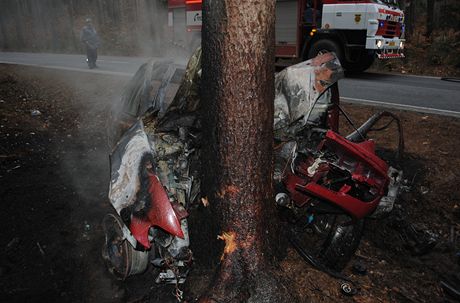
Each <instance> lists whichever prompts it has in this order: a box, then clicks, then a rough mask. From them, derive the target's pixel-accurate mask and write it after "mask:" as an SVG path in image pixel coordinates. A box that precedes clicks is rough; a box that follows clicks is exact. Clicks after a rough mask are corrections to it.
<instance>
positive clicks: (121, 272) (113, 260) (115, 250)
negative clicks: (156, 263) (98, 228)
mask: <svg viewBox="0 0 460 303" xmlns="http://www.w3.org/2000/svg"><path fill="white" fill-rule="evenodd" d="M123 225H124V224H123V222H122V221H121V219H120V218H119V217H118V216H115V215H113V214H107V215H106V216H105V217H104V221H103V228H104V233H105V243H104V247H103V249H102V257H103V258H104V260H105V262H106V264H107V267H108V268H109V270H110V272H112V274H114V275H115V276H116V277H117V278H119V279H121V280H124V279H126V278H127V277H128V276H132V275H135V274H139V273H142V272H144V271H145V270H146V269H147V265H148V252H147V251H141V250H136V249H134V247H133V246H131V244H130V243H129V242H128V241H127V240H126V239H125V237H124V235H123Z"/></svg>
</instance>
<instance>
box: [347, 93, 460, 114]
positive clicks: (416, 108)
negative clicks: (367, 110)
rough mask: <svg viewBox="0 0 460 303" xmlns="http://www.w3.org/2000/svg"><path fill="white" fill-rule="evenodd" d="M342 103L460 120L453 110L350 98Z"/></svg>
mask: <svg viewBox="0 0 460 303" xmlns="http://www.w3.org/2000/svg"><path fill="white" fill-rule="evenodd" d="M340 101H343V102H348V103H360V104H365V105H371V106H380V107H386V108H393V109H402V110H409V111H415V112H421V113H428V114H438V115H443V116H451V117H456V118H460V112H457V111H453V110H446V109H437V108H432V107H423V106H415V105H406V104H399V103H390V102H384V101H375V100H367V99H358V98H348V97H340Z"/></svg>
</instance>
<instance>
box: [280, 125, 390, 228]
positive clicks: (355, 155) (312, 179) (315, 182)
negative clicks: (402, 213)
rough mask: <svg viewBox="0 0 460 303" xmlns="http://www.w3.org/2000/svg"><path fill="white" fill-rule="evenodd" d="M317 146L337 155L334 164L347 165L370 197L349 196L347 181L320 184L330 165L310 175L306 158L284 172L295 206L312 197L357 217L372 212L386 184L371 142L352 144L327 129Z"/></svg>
mask: <svg viewBox="0 0 460 303" xmlns="http://www.w3.org/2000/svg"><path fill="white" fill-rule="evenodd" d="M319 149H320V150H323V149H327V150H329V151H332V152H334V153H335V154H336V155H337V156H338V160H337V163H336V165H338V166H339V167H340V166H344V167H346V166H347V167H348V169H349V171H350V173H351V179H352V180H353V181H354V182H357V183H358V184H366V186H367V187H370V188H372V191H373V192H374V194H373V196H372V197H370V198H371V199H372V200H371V201H363V200H360V199H358V198H356V196H352V193H351V191H352V190H353V187H352V186H350V185H349V184H343V185H342V186H341V188H339V189H338V190H333V189H331V188H330V187H328V186H327V185H325V184H323V183H322V180H324V178H326V177H327V175H328V172H329V170H330V167H331V166H330V164H329V163H321V164H320V165H319V166H318V167H317V169H316V171H315V172H314V173H313V175H309V174H308V167H310V166H311V165H312V164H313V162H314V159H313V158H312V157H309V158H307V159H306V160H303V161H302V162H301V163H298V164H297V166H296V171H297V173H296V174H294V173H288V174H287V175H286V176H285V178H284V180H283V182H284V184H285V186H286V189H287V190H288V191H289V193H290V197H291V199H292V200H293V201H294V202H295V203H296V205H297V206H299V207H302V206H304V205H305V204H307V203H308V202H309V201H310V200H311V199H312V198H317V199H321V200H323V201H326V202H330V203H332V204H334V205H336V206H338V207H340V208H342V209H343V210H344V211H345V212H347V213H349V214H350V215H352V216H353V217H355V218H358V219H361V218H363V217H365V216H366V215H369V214H370V213H371V212H373V211H374V210H375V208H376V207H377V205H378V203H379V202H380V199H381V198H382V196H383V195H385V189H386V187H387V185H388V183H389V177H388V174H387V172H388V165H387V164H386V163H385V162H384V161H383V160H382V159H380V158H379V157H377V155H376V154H375V144H374V142H373V141H371V140H366V141H364V142H362V143H353V142H350V141H348V140H347V139H345V138H344V137H342V136H340V135H338V134H337V133H335V132H333V131H328V132H327V133H326V136H325V139H324V140H323V142H321V144H320V145H319ZM331 181H333V180H331Z"/></svg>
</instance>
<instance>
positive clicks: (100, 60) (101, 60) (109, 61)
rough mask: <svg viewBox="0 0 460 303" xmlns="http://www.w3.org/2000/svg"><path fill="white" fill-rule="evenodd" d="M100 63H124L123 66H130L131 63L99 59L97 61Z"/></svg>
mask: <svg viewBox="0 0 460 303" xmlns="http://www.w3.org/2000/svg"><path fill="white" fill-rule="evenodd" d="M97 61H99V62H108V63H122V64H130V63H131V62H128V61H113V60H104V59H99V60H97Z"/></svg>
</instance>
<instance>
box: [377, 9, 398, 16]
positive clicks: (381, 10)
mask: <svg viewBox="0 0 460 303" xmlns="http://www.w3.org/2000/svg"><path fill="white" fill-rule="evenodd" d="M379 13H381V14H388V15H393V16H401V17H402V16H403V13H402V12H396V11H392V10H389V9H385V8H379Z"/></svg>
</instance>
